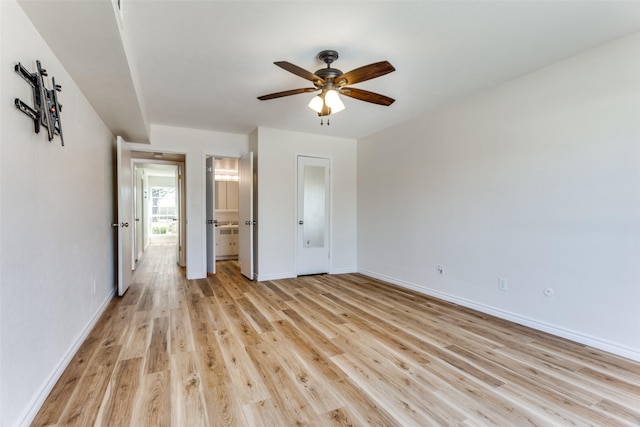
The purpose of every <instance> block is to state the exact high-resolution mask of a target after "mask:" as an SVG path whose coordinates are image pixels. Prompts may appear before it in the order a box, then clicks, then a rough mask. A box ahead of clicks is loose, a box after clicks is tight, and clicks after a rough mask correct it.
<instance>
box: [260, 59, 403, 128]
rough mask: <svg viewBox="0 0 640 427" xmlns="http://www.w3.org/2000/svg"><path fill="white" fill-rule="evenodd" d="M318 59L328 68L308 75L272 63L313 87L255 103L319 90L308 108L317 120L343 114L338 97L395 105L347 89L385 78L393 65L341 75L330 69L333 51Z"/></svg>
mask: <svg viewBox="0 0 640 427" xmlns="http://www.w3.org/2000/svg"><path fill="white" fill-rule="evenodd" d="M318 59H319V60H320V61H323V62H324V63H325V64H327V68H322V69H320V70H318V71H316V72H315V73H311V72H309V71H307V70H305V69H303V68H300V67H298V66H297V65H294V64H292V63H290V62H287V61H278V62H274V64H275V65H277V66H278V67H280V68H283V69H285V70H287V71H289V72H290V73H293V74H295V75H296V76H299V77H302V78H303V79H306V80H309V81H311V82H312V83H313V85H314V87H309V88H301V89H292V90H285V91H283V92H275V93H270V94H268V95H262V96H259V97H258V99H259V100H261V101H266V100H268V99H274V98H281V97H283V96H290V95H297V94H300V93H309V92H316V91H318V90H319V91H321V92H320V94H318V95H317V96H315V97H314V98H313V99H312V100H311V102H310V103H309V108H311V109H312V110H314V111H315V112H317V113H318V116H320V117H322V116H328V115H330V114H335V113H339V112H340V111H342V110H344V108H345V107H344V104H343V102H342V100H340V96H339V95H338V94H340V95H344V96H348V97H350V98H355V99H359V100H360V101H365V102H371V103H373V104H378V105H385V106H389V105H391V104H393V103H394V101H395V99H393V98H389V97H388V96H385V95H380V94H379V93H375V92H369V91H368V90H363V89H357V88H352V87H350V86H351V85H354V84H356V83H360V82H363V81H366V80H371V79H375V78H376V77H380V76H384V75H385V74H388V73H391V72H392V71H395V68H393V65H391V64H390V63H389V62H388V61H381V62H375V63H373V64H369V65H365V66H363V67H360V68H356V69H355V70H351V71H349V72H347V73H343V72H342V71H340V70H338V69H336V68H331V64H332V63H333V62H334V61H335V60H337V59H338V52H336V51H335V50H323V51H322V52H320V53H319V54H318Z"/></svg>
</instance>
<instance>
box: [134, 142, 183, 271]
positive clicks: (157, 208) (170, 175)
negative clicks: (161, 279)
mask: <svg viewBox="0 0 640 427" xmlns="http://www.w3.org/2000/svg"><path fill="white" fill-rule="evenodd" d="M132 162H133V164H132V166H133V174H132V175H133V176H132V178H133V180H134V183H133V210H134V213H133V218H134V221H133V230H132V231H133V233H132V234H133V236H132V239H133V242H132V248H133V251H132V258H133V260H132V262H133V264H132V265H133V266H134V269H135V266H136V264H137V263H138V262H139V261H140V260H141V259H142V257H143V256H144V254H145V251H146V250H147V249H148V248H149V246H150V245H163V246H169V247H171V248H172V250H171V251H170V252H171V253H172V254H173V255H172V256H171V263H172V264H178V265H180V266H183V267H184V266H185V265H186V262H185V261H186V245H185V236H186V228H185V221H184V218H186V215H185V202H184V195H185V191H184V190H185V185H184V184H185V183H184V179H183V178H184V155H177V154H165V153H146V152H136V151H134V152H132ZM163 259H165V260H168V258H167V257H163Z"/></svg>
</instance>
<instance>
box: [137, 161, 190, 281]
mask: <svg viewBox="0 0 640 427" xmlns="http://www.w3.org/2000/svg"><path fill="white" fill-rule="evenodd" d="M134 151H141V150H134ZM136 165H166V166H176V167H177V175H176V179H177V181H178V183H179V184H178V185H177V186H176V188H177V190H178V200H177V203H178V218H179V223H180V224H179V226H180V231H179V235H178V241H177V242H176V245H177V246H181V247H182V249H181V250H180V252H179V253H180V256H176V262H177V263H178V265H179V266H180V267H184V266H185V265H186V259H187V256H186V253H187V244H186V241H187V239H186V237H187V236H186V234H187V227H186V204H185V203H186V197H185V193H186V191H187V190H186V185H185V167H184V166H185V162H180V161H176V160H161V159H141V158H136V157H132V158H131V169H132V171H135V168H136ZM134 185H136V183H135V182H134ZM133 208H134V214H135V206H134V207H133ZM144 225H146V224H144ZM134 230H135V228H134ZM135 238H136V236H135V233H133V236H132V239H133V243H134V244H135ZM143 250H144V249H143ZM135 258H136V257H134V258H133V260H132V262H133V269H134V270H135V267H136V265H135V262H136V261H135Z"/></svg>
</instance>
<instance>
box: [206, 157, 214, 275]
mask: <svg viewBox="0 0 640 427" xmlns="http://www.w3.org/2000/svg"><path fill="white" fill-rule="evenodd" d="M214 161H215V159H214V158H213V157H207V163H206V172H205V173H206V178H205V180H206V189H205V191H206V196H205V198H206V201H205V203H206V209H207V273H211V274H215V272H216V227H215V219H216V218H215V213H216V210H215V204H216V194H215V191H216V185H215V171H214Z"/></svg>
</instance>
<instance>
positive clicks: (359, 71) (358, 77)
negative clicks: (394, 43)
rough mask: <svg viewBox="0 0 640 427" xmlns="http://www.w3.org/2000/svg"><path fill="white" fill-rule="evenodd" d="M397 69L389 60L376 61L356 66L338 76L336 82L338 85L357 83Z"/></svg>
mask: <svg viewBox="0 0 640 427" xmlns="http://www.w3.org/2000/svg"><path fill="white" fill-rule="evenodd" d="M395 70H396V69H395V68H393V65H391V64H390V63H389V62H387V61H381V62H376V63H373V64H369V65H365V66H364V67H360V68H356V69H355V70H351V71H349V72H347V73H344V74H343V75H341V76H338V77H336V83H337V85H338V86H347V85H353V84H356V83H360V82H364V81H366V80H371V79H375V78H376V77H380V76H384V75H385V74H389V73H391V72H392V71H395Z"/></svg>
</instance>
